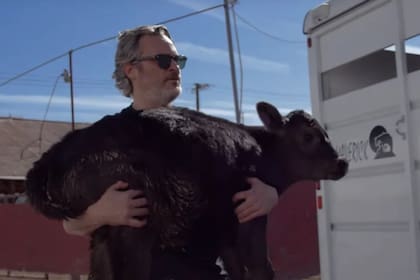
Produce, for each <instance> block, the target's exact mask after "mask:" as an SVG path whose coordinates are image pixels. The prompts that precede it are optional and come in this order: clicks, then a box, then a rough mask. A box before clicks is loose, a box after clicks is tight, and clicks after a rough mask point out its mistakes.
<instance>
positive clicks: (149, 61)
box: [63, 26, 278, 236]
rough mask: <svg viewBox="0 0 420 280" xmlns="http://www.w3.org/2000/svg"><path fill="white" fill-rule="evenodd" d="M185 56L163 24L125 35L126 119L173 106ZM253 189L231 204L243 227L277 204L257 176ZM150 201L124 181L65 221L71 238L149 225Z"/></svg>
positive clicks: (121, 62) (120, 60)
mask: <svg viewBox="0 0 420 280" xmlns="http://www.w3.org/2000/svg"><path fill="white" fill-rule="evenodd" d="M185 62H186V57H185V56H181V55H179V54H178V51H177V49H176V48H175V45H174V43H173V41H172V39H171V36H170V34H169V32H168V30H167V29H166V27H164V26H142V27H138V28H135V29H132V30H128V31H125V32H122V33H121V34H120V36H119V43H118V47H117V52H116V56H115V71H114V75H113V78H114V79H115V81H116V86H117V88H119V89H120V90H121V91H122V93H123V94H124V95H125V96H127V97H131V98H132V99H133V103H132V104H131V106H130V107H128V108H126V109H124V110H123V111H122V112H121V113H120V114H122V115H123V116H125V115H130V114H133V113H136V112H138V111H140V110H144V109H150V108H157V107H161V106H169V105H170V103H171V102H172V101H174V100H175V98H177V97H178V95H179V94H180V93H181V69H182V68H183V67H184V65H185ZM248 183H249V184H250V186H251V188H250V189H249V190H247V191H243V192H239V193H237V194H235V195H234V197H233V198H232V203H237V202H240V201H242V202H241V203H240V205H239V206H238V207H237V208H236V210H235V212H236V215H237V217H238V220H239V222H240V223H245V222H247V221H250V220H252V219H254V218H256V217H258V216H262V215H266V214H268V213H269V212H270V211H271V209H272V208H273V207H274V205H275V204H276V203H277V198H278V195H277V192H276V190H275V189H274V188H273V187H271V186H268V185H266V184H264V183H263V182H262V181H260V180H259V179H258V178H248ZM147 214H148V210H147V200H146V198H145V197H143V196H142V193H141V192H140V191H136V190H131V189H129V186H128V185H127V184H126V183H125V182H116V183H115V184H113V185H112V186H110V187H109V188H108V190H107V191H106V192H105V193H104V194H103V195H102V197H101V198H100V199H99V200H98V201H97V202H96V203H94V204H92V205H91V206H90V207H89V208H88V209H87V210H86V212H85V213H84V214H83V215H82V216H80V217H79V218H77V219H70V220H66V221H64V222H63V226H64V229H65V231H66V232H67V233H69V234H75V235H82V236H88V235H89V234H90V233H92V232H93V231H95V230H96V229H97V228H99V227H101V226H103V225H112V226H120V225H126V226H131V227H137V228H141V227H143V226H145V225H146V223H147V220H146V218H143V219H139V218H138V217H147Z"/></svg>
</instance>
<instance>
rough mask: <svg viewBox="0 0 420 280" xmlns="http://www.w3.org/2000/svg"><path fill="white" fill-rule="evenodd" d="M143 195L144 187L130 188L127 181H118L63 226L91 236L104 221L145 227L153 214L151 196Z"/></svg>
mask: <svg viewBox="0 0 420 280" xmlns="http://www.w3.org/2000/svg"><path fill="white" fill-rule="evenodd" d="M141 195H142V192H141V191H140V190H130V189H128V184H127V183H125V182H121V181H118V182H116V183H115V184H113V185H111V186H110V187H109V188H108V190H107V191H106V192H105V193H104V194H103V195H102V197H101V198H100V199H99V200H98V201H97V202H95V203H94V204H92V205H91V206H89V207H88V208H87V209H86V212H85V213H84V214H83V215H81V216H79V217H78V218H76V219H68V220H64V221H63V228H64V230H65V231H66V232H67V233H68V234H72V235H79V236H89V235H90V234H91V233H93V232H94V231H95V230H96V229H98V228H100V227H101V226H104V225H111V226H122V225H125V226H131V227H137V228H141V227H143V226H144V225H145V224H146V222H147V220H146V219H145V217H146V216H147V215H148V214H149V211H148V209H147V200H146V198H145V197H142V196H141Z"/></svg>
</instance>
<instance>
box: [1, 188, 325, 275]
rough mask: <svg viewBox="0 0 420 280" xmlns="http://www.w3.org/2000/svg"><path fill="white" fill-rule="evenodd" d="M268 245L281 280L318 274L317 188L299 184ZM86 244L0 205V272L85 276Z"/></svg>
mask: <svg viewBox="0 0 420 280" xmlns="http://www.w3.org/2000/svg"><path fill="white" fill-rule="evenodd" d="M267 239H268V244H269V248H270V257H271V259H272V263H273V267H274V269H275V270H276V271H277V274H278V276H281V279H285V278H286V279H288V278H292V279H293V278H297V277H304V276H310V275H315V274H319V258H318V238H317V224H316V208H315V185H314V184H313V183H307V182H306V183H301V184H297V185H295V186H293V187H292V188H290V189H289V190H288V191H287V192H286V193H285V194H284V195H282V197H281V198H280V201H279V204H278V206H277V207H276V208H275V209H274V210H273V213H272V214H271V215H270V219H269V225H268V238H267ZM88 248H89V244H88V239H86V238H82V237H77V236H70V235H67V234H66V233H65V232H64V230H63V228H62V226H61V222H58V221H52V220H48V219H46V218H44V217H43V216H41V215H40V214H38V213H35V212H34V211H33V210H32V208H30V206H28V205H12V204H0V269H2V268H3V269H17V270H28V271H45V272H57V273H71V274H85V273H87V271H88V266H89V257H88Z"/></svg>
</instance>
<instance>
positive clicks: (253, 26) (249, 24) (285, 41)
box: [236, 13, 305, 44]
mask: <svg viewBox="0 0 420 280" xmlns="http://www.w3.org/2000/svg"><path fill="white" fill-rule="evenodd" d="M236 16H237V17H238V18H239V19H240V20H241V21H242V22H243V23H245V24H246V25H248V26H250V27H251V28H253V29H254V30H255V31H257V32H259V33H261V34H263V35H265V36H267V37H270V38H271V39H274V40H277V41H280V42H283V43H288V44H304V43H305V41H298V40H288V39H284V38H281V37H278V36H275V35H273V34H270V33H268V32H265V31H263V30H261V29H260V28H258V27H257V26H255V25H254V24H252V23H251V22H249V21H248V20H246V19H245V18H244V17H242V16H240V15H239V14H238V13H236Z"/></svg>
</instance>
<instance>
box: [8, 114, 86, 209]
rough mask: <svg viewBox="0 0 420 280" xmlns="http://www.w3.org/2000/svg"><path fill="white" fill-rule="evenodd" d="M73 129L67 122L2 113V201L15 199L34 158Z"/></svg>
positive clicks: (77, 125)
mask: <svg viewBox="0 0 420 280" xmlns="http://www.w3.org/2000/svg"><path fill="white" fill-rule="evenodd" d="M87 125H88V124H86V123H77V124H76V125H75V127H76V129H77V128H82V127H86V126H87ZM71 130H72V127H71V123H68V122H58V121H45V122H43V121H40V120H28V119H19V118H12V117H8V118H5V117H0V203H2V202H9V203H13V202H14V201H15V200H16V198H17V197H18V196H19V194H22V193H23V192H24V191H25V190H24V180H25V176H26V173H27V172H28V170H29V169H30V168H31V166H32V164H33V162H34V161H36V160H37V159H39V157H40V156H41V155H42V153H44V152H45V151H46V150H47V149H48V148H49V147H50V146H51V145H52V144H54V143H56V142H57V141H58V140H60V139H61V138H62V137H63V136H64V135H66V134H67V133H68V132H70V131H71Z"/></svg>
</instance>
